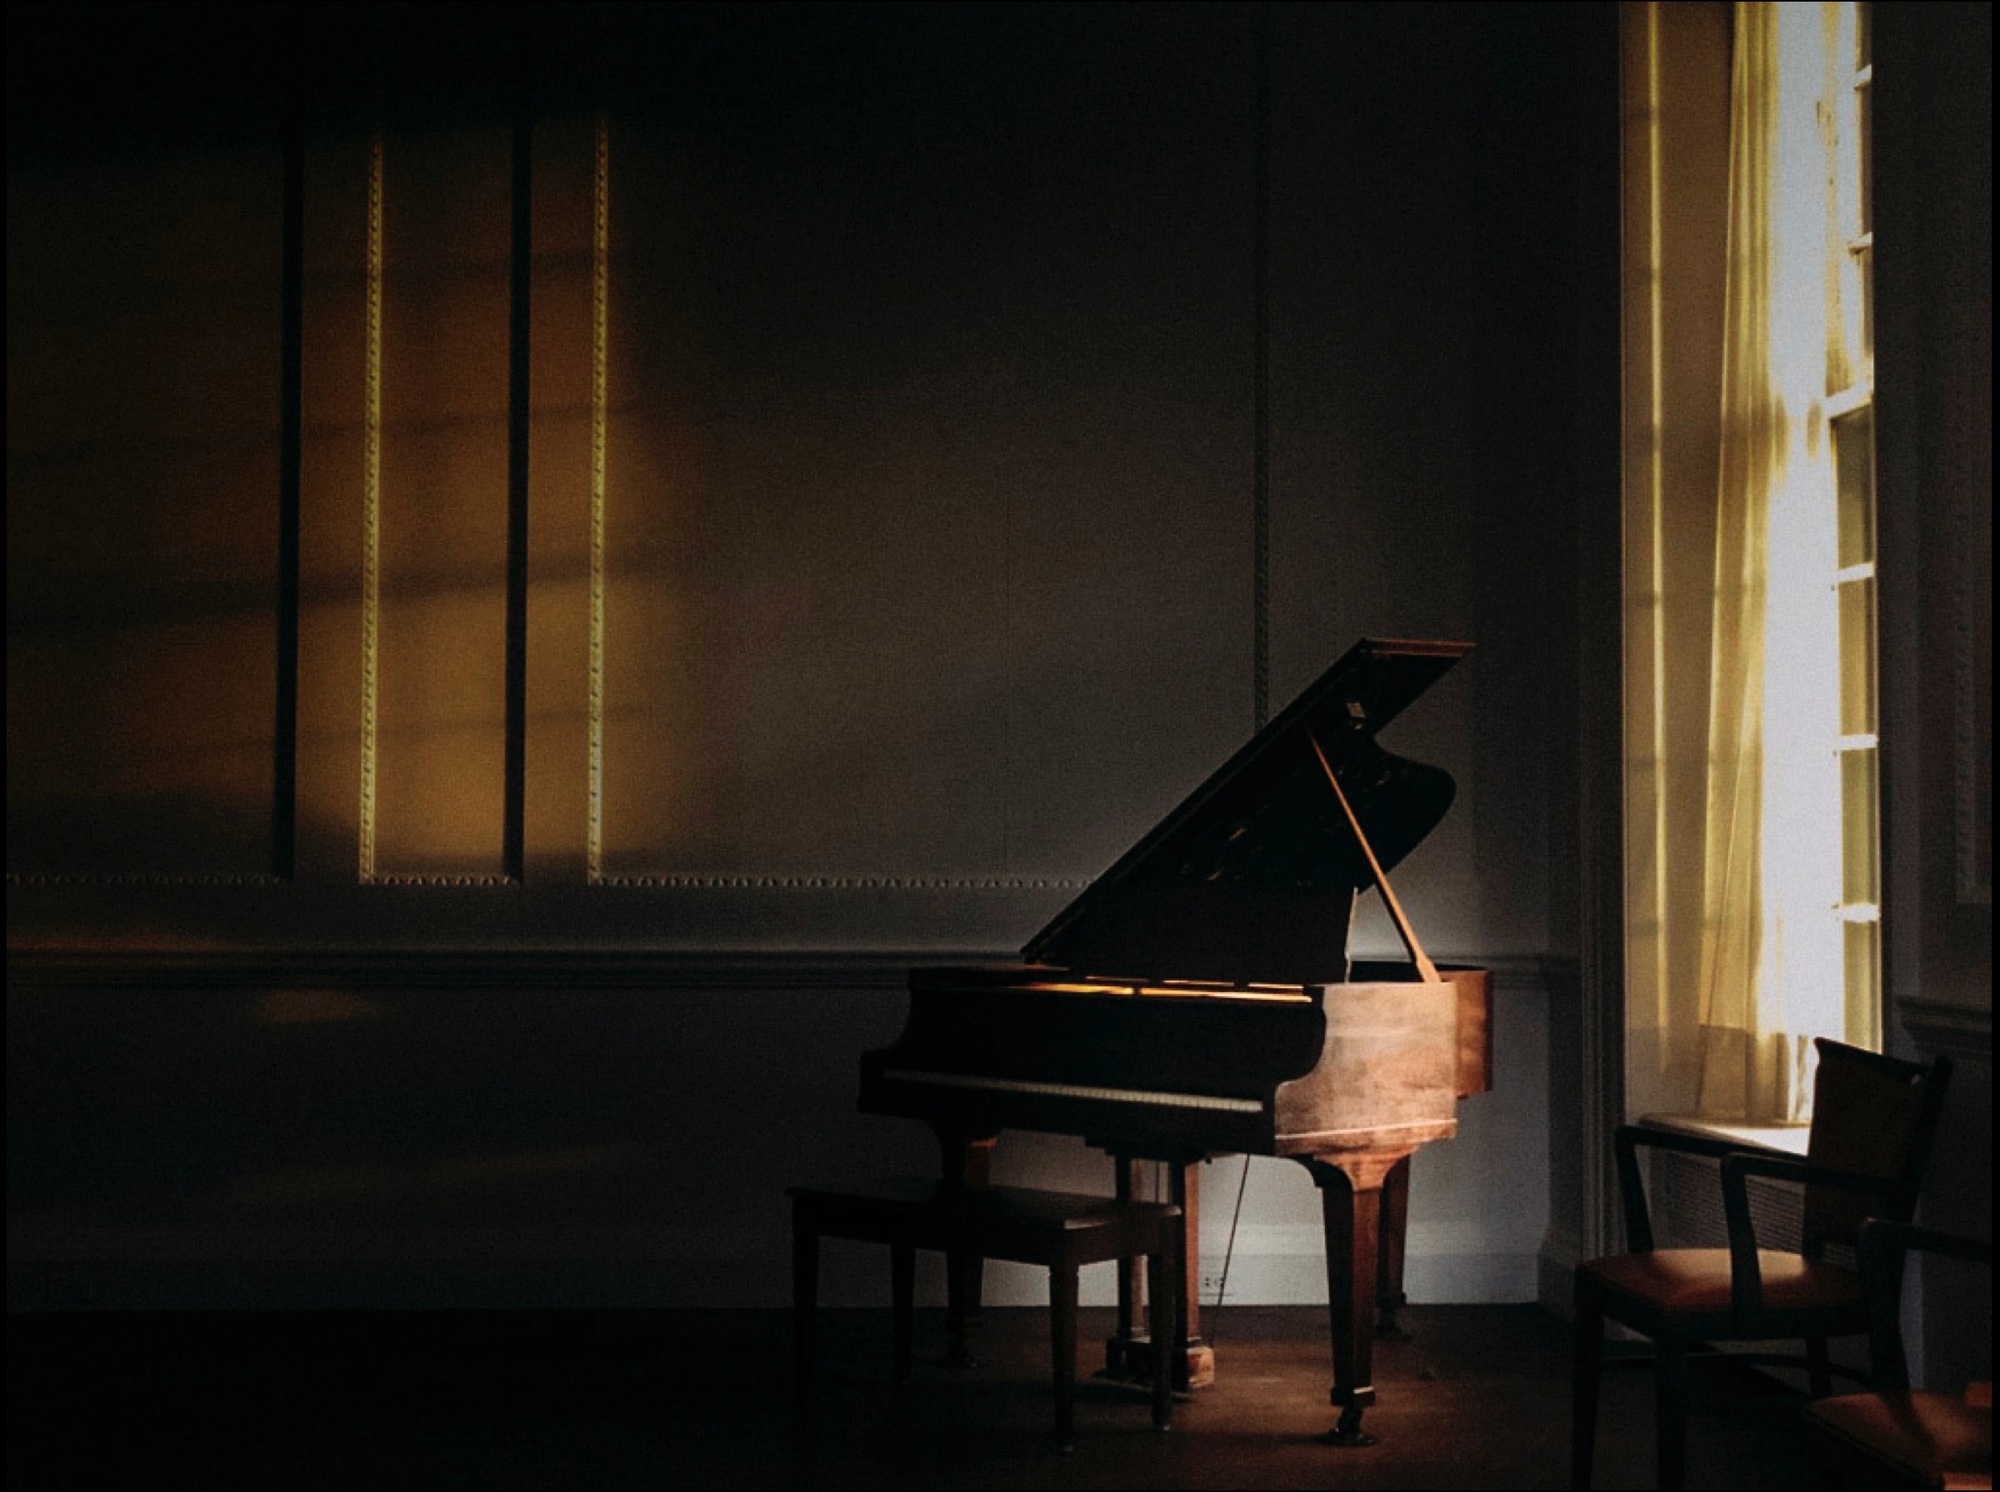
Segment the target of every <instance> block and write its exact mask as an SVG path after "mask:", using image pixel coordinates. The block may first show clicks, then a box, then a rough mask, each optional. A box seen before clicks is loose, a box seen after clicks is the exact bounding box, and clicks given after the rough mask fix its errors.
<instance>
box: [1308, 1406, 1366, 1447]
mask: <svg viewBox="0 0 2000 1492" xmlns="http://www.w3.org/2000/svg"><path fill="white" fill-rule="evenodd" d="M1319 1443H1320V1444H1321V1445H1338V1446H1343V1447H1352V1446H1363V1445H1373V1444H1374V1443H1375V1437H1374V1436H1373V1435H1370V1434H1369V1433H1368V1432H1367V1431H1366V1430H1364V1429H1362V1428H1361V1411H1360V1410H1359V1409H1343V1410H1341V1411H1340V1422H1339V1423H1338V1424H1336V1425H1335V1426H1334V1427H1333V1428H1332V1429H1331V1430H1328V1431H1327V1432H1326V1433H1325V1434H1324V1435H1322V1436H1320V1437H1319Z"/></svg>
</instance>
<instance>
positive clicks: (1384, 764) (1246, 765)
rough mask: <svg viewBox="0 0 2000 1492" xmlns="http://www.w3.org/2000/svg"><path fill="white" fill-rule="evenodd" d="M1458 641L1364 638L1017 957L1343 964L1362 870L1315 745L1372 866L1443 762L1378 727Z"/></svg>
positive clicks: (1165, 973)
mask: <svg viewBox="0 0 2000 1492" xmlns="http://www.w3.org/2000/svg"><path fill="white" fill-rule="evenodd" d="M1470 651H1471V645H1470V644H1469V643H1462V642H1428V641H1401V640H1387V639H1377V638H1364V639H1362V640H1361V641H1360V642H1358V643H1356V644H1355V645H1354V646H1353V647H1352V648H1350V649H1349V650H1348V652H1347V653H1346V654H1345V656H1343V657H1342V658H1341V660H1340V661H1339V662H1338V663H1336V664H1334V665H1333V667H1331V668H1329V669H1328V670H1327V671H1326V672H1325V673H1324V674H1322V675H1321V676H1320V677H1319V679H1318V680H1316V681H1315V682H1314V683H1313V684H1312V685H1311V686H1310V687H1309V688H1307V689H1306V690H1305V692H1304V693H1302V694H1300V695H1299V697H1298V698H1297V699H1295V700H1293V701H1292V703H1291V704H1290V705H1289V706H1287V707H1286V708H1285V710H1284V711H1283V713H1281V714H1280V715H1279V716H1278V717H1277V718H1276V719H1274V720H1273V721H1271V723H1270V724H1269V725H1267V726H1265V727H1264V729H1263V730H1261V731H1259V732H1257V734H1256V735H1254V736H1252V737H1251V738H1250V740H1249V741H1247V742H1246V743H1245V744H1244V745H1243V746H1242V748H1241V749H1240V750H1238V751H1237V752H1236V754H1235V755H1234V756H1232V757H1230V759H1229V760H1228V761H1227V762H1225V763H1224V764H1223V765H1222V767H1221V769H1220V770H1218V771H1216V772H1215V773H1214V774H1213V775H1211V776H1210V777H1209V779H1208V780H1207V781H1206V782H1204V783H1202V785H1201V786H1200V787H1199V788H1197V789H1195V791H1194V793H1193V794H1192V795H1191V796H1189V798H1188V799H1187V801H1186V802H1184V803H1182V804H1181V805H1180V807H1178V808H1176V809H1175V810H1174V811H1173V812H1172V813H1170V814H1168V815H1167V817H1166V818H1164V819H1163V820H1161V821H1160V823H1159V824H1158V825H1156V826H1155V827H1154V828H1153V830H1152V831H1151V832H1150V833H1148V834H1147V835H1146V836H1145V837H1144V838H1142V839H1141V840H1140V841H1139V842H1138V843H1137V844H1135V845H1133V846H1132V848H1131V849H1129V850H1127V851H1126V852H1125V853H1124V854H1123V855H1122V856H1120V857H1119V859H1118V861H1117V863H1115V864H1114V865H1113V866H1112V867H1111V868H1110V869H1109V870H1107V871H1106V872H1105V873H1104V874H1103V875H1101V876H1099V877H1098V878H1097V879H1096V880H1095V881H1093V882H1092V883H1091V884H1090V886H1089V887H1088V888H1087V889H1086V890H1085V891H1084V892H1083V894H1082V895H1080V896H1078V897H1077V898H1076V899H1075V900H1074V901H1072V902H1070V904H1069V905H1068V906H1066V907H1064V908H1063V910H1062V911H1061V912H1059V913H1058V914H1057V915H1056V917H1055V919H1054V920H1053V921H1051V922H1050V923H1049V925H1048V926H1047V927H1045V928H1043V929H1042V930H1041V931H1040V932H1038V933H1037V934H1035V936H1034V937H1033V938H1032V939H1030V940H1029V941H1028V943H1027V945H1026V946H1025V947H1024V948H1023V949H1022V951H1021V952H1022V957H1023V958H1025V959H1027V960H1028V961H1029V962H1030V963H1041V964H1054V965H1058V966H1060V967H1063V968H1067V969H1070V970H1073V971H1075V972H1076V973H1078V974H1084V975H1093V976H1100V977H1105V978H1116V979H1128V978H1129V979H1146V978H1150V979H1221V980H1231V981H1234V980H1249V981H1256V982H1259V983H1266V982H1269V983H1284V984H1320V983H1329V982H1335V981H1339V980H1341V979H1342V978H1343V977H1344V974H1345V969H1346V961H1347V956H1348V955H1347V933H1348V920H1349V912H1350V908H1351V906H1352V893H1353V892H1355V891H1357V890H1361V889H1363V888H1365V887H1367V886H1369V885H1372V884H1373V881H1374V877H1373V874H1372V873H1371V872H1370V870H1369V867H1368V859H1367V856H1366V854H1365V853H1364V851H1363V849H1362V847H1361V845H1360V844H1359V843H1357V842H1356V840H1355V837H1354V833H1353V830H1352V829H1351V828H1350V827H1349V825H1348V823H1347V820H1346V817H1345V815H1344V814H1343V813H1342V812H1341V808H1340V803H1339V800H1338V799H1337V798H1336V797H1335V795H1334V792H1333V789H1332V787H1331V786H1330V785H1329V784H1328V782H1327V780H1326V773H1325V771H1324V769H1323V768H1322V767H1321V766H1320V763H1319V760H1318V758H1317V757H1316V756H1315V754H1314V752H1313V745H1312V743H1313V741H1314V740H1317V741H1318V742H1319V744H1320V747H1321V748H1322V749H1323V750H1324V751H1325V753H1326V756H1327V760H1328V761H1329V763H1331V765H1332V767H1333V770H1334V773H1335V774H1336V775H1337V776H1338V777H1339V779H1340V785H1341V788H1342V790H1343V791H1344V792H1345V793H1346V795H1347V798H1348V801H1349V803H1350V804H1351V805H1352V807H1353V809H1354V814H1355V817H1356V819H1358V820H1359V822H1360V824H1361V828H1362V832H1363V833H1364V834H1366V835H1367V837H1368V842H1369V845H1370V846H1371V847H1372V848H1373V849H1374V851H1375V855H1376V858H1377V859H1378V860H1379V861H1380V863H1381V865H1382V868H1383V869H1384V870H1389V869H1392V868H1393V867H1394V866H1395V865H1396V864H1397V863H1398V862H1399V861H1400V860H1402V858H1403V857H1404V856H1405V855H1407V854H1408V853H1409V852H1410V851H1411V850H1413V849H1415V848H1416V847H1417V845H1418V844H1420V843H1422V841H1423V839H1424V837H1425V836H1426V835H1427V834H1429V833H1430V831H1431V830H1432V829H1433V828H1434V827H1436V825H1437V823H1438V821H1439V820H1440V819H1442V818H1443V817H1444V815H1445V811H1446V810H1447V809H1449V808H1450V807H1451V801H1452V797H1453V795H1454V793H1455V792H1456V787H1455V785H1454V784H1453V782H1452V779H1451V776H1450V774H1449V773H1447V772H1445V771H1443V770H1442V769H1440V768H1437V767H1431V766H1426V765H1424V764H1423V763H1421V762H1413V761H1409V760H1406V759H1405V758H1402V757H1398V756H1394V755H1392V754H1390V753H1389V752H1387V751H1385V750H1383V749H1382V747H1381V746H1379V745H1378V744H1376V740H1375V734H1376V732H1377V731H1379V730H1380V729H1381V728H1382V727H1383V726H1385V725H1387V724H1388V723H1389V722H1390V721H1391V720H1393V719H1395V718H1396V716H1397V715H1399V714H1401V713H1402V711H1403V709H1404V708H1405V707H1406V706H1407V705H1409V704H1410V702H1411V701H1413V700H1414V699H1416V698H1417V696H1418V695H1420V694H1422V693H1423V692H1424V691H1425V690H1426V689H1428V688H1430V686H1431V685H1432V684H1433V683H1435V682H1436V681H1437V680H1438V678H1439V677H1440V676H1441V675H1442V674H1443V673H1444V672H1445V670H1447V669H1449V668H1450V667H1451V666H1452V665H1453V664H1454V663H1456V662H1457V661H1458V660H1459V659H1460V658H1462V657H1464V656H1465V655H1466V653H1468V652H1470Z"/></svg>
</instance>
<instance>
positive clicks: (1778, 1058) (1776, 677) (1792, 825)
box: [1700, 3, 1854, 1122]
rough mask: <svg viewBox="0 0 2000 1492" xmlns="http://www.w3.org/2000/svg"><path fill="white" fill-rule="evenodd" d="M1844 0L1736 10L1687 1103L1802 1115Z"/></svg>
mask: <svg viewBox="0 0 2000 1492" xmlns="http://www.w3.org/2000/svg"><path fill="white" fill-rule="evenodd" d="M1853 10H1854V7H1853V6H1852V5H1830V4H1810V3H1805V4H1739V5H1738V6H1737V7H1736V11H1735V39H1734V48H1733V60H1732V73H1731V90H1730V139H1729V248H1728V268H1727V290H1726V296H1725V312H1724V346H1723V376H1722V411H1721V413H1722V419H1721V462H1720V468H1721V469H1720V482H1719V486H1718V490H1717V496H1716V502H1717V506H1716V537H1715V589H1714V616H1713V628H1712V631H1711V634H1710V636H1711V644H1710V645H1711V662H1710V675H1709V678H1710V699H1709V711H1708V724H1709V747H1708V753H1707V794H1706V814H1705V837H1704V865H1703V881H1702V927H1703V937H1702V952H1701V974H1700V999H1701V1017H1700V1019H1701V1043H1700V1109H1701V1111H1702V1112H1703V1113H1704V1114H1709V1115H1712V1116H1715V1117H1719V1118H1720V1117H1728V1118H1738V1119H1748V1120H1752V1121H1779V1122H1782V1121H1786V1120H1797V1119H1801V1118H1804V1117H1805V1112H1804V1108H1805V1105H1806V1103H1807V1101H1808V1096H1809V1094H1810V1091H1811V1089H1810V1083H1809V1081H1808V1077H1809V1074H1808V1072H1807V1068H1806V1059H1807V1056H1808V1054H1809V1053H1810V1051H1811V1038H1812V1037H1814V1036H1819V1035H1828V1036H1834V1037H1837V1038H1839V1037H1844V1036H1845V1035H1846V1034H1847V1033H1846V1011H1845V995H1844V978H1843V944H1842V926H1841V921H1840V911H1839V906H1840V901H1841V879H1840V869H1841V800H1840V778H1839V764H1838V758H1837V755H1836V748H1837V744H1838V741H1839V736H1840V676H1839V655H1838V649H1837V639H1838V636H1839V618H1838V613H1837V610H1836V595H1835V591H1834V577H1835V574H1836V571H1837V570H1838V565H1839V561H1838V549H1837V544H1836V530H1835V502H1834V465H1833V454H1832V449H1831V438H1830V431H1829V427H1828V422H1827V410H1826V397H1827V393H1828V391H1829V389H1830V388H1838V387H1841V386H1843V385H1844V384H1845V383H1846V381H1847V376H1846V368H1845V362H1844V359H1845V348H1846V345H1847V338H1846V335H1845V330H1844V315H1843V306H1842V297H1841V281H1842V275H1843V271H1844V268H1845V262H1846V254H1845V247H1844V244H1843V243H1842V241H1841V238H1840V233H1839V228H1838V224H1839V215H1838V212H1837V210H1836V209H1837V206H1838V195H1837V194H1838V192H1839V190H1840V188H1839V181H1838V177H1839V167H1840V162H1839V157H1838V152H1837V150H1836V141H1835V134H1834V111H1833V109H1832V108H1831V106H1830V100H1831V99H1832V98H1833V97H1835V93H1836V90H1837V88H1838V87H1839V80H1838V79H1837V78H1836V77H1835V66H1836V64H1835V59H1836V58H1837V57H1840V56H1842V55H1844V54H1843V51H1842V40H1843V37H1845V36H1851V27H1852V25H1853Z"/></svg>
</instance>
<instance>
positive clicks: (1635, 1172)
mask: <svg viewBox="0 0 2000 1492" xmlns="http://www.w3.org/2000/svg"><path fill="white" fill-rule="evenodd" d="M1814 1045H1815V1046H1816V1047H1817V1048H1818V1050H1819V1071H1818V1075H1817V1077H1816V1078H1815V1080H1814V1085H1813V1119H1812V1127H1811V1130H1810V1131H1809V1137H1808V1140H1807V1144H1806V1158H1805V1159H1804V1160H1803V1161H1801V1160H1797V1159H1795V1158H1793V1157H1790V1156H1778V1155H1772V1154H1769V1153H1767V1152H1763V1151H1754V1152H1753V1151H1748V1150H1745V1149H1743V1148H1742V1147H1741V1146H1738V1145H1733V1144H1731V1143H1729V1142H1728V1141H1724V1140H1720V1139H1712V1138H1706V1137H1702V1136H1698V1135H1687V1134H1680V1133H1674V1132H1670V1131H1665V1130H1655V1129H1641V1128H1638V1127H1636V1126H1633V1125H1623V1126H1621V1127H1620V1128H1619V1130H1618V1133H1617V1137H1616V1149H1617V1158H1618V1181H1619V1189H1620V1191H1621V1193H1622V1195H1623V1200H1624V1204H1625V1233H1626V1242H1627V1246H1628V1249H1629V1252H1626V1253H1623V1254H1612V1255H1609V1256H1607V1257H1605V1258H1602V1259H1592V1260H1589V1261H1587V1262H1586V1263H1584V1264H1582V1265H1580V1266H1578V1268H1577V1271H1576V1337H1575V1349H1574V1357H1573V1360H1572V1373H1573V1380H1572V1399H1571V1405H1572V1412H1573V1414H1574V1416H1575V1418H1574V1420H1573V1423H1572V1431H1571V1439H1570V1479H1571V1484H1572V1485H1573V1486H1575V1487H1579V1488H1582V1487H1588V1486H1589V1485H1590V1464H1591V1457H1592V1453H1593V1450H1594V1442H1595V1440H1596V1433H1597V1387H1598V1378H1599V1375H1600V1373H1601V1371H1602V1368H1603V1343H1604V1323H1605V1321H1606V1320H1611V1321H1616V1322H1619V1323H1620V1324H1622V1325H1624V1326H1627V1327H1630V1328H1631V1329H1632V1330H1634V1331H1636V1332H1639V1333H1640V1334H1641V1335H1643V1336H1646V1337H1649V1338H1651V1340H1652V1342H1653V1345H1654V1349H1655V1359H1654V1402H1655V1405H1656V1415H1657V1435H1658V1445H1657V1449H1656V1459H1657V1466H1658V1473H1659V1484H1660V1486H1661V1487H1662V1488H1667V1489H1675V1488H1678V1487H1680V1485H1681V1483H1682V1478H1683V1475H1684V1471H1685V1461H1684V1455H1683V1452H1684V1444H1685V1439H1686V1430H1687V1414H1688V1376H1689V1375H1688V1355H1689V1353H1690V1351H1699V1350H1707V1349H1708V1348H1709V1346H1710V1344H1712V1343H1714V1342H1719V1341H1732V1342H1765V1341H1771V1340H1778V1339H1803V1341H1804V1343H1805V1349H1806V1350H1805V1354H1804V1358H1803V1361H1804V1365H1805V1366H1806V1368H1807V1370H1808V1374H1809V1379H1810V1382H1811V1385H1812V1392H1813V1393H1814V1395H1815V1396H1819V1395H1824V1394H1825V1393H1827V1392H1828V1390H1829V1389H1830V1387H1831V1381H1830V1378H1829V1376H1828V1375H1829V1373H1830V1372H1832V1371H1834V1370H1833V1369H1832V1367H1831V1365H1830V1363H1829V1361H1828V1356H1827V1340H1828V1338H1830V1337H1835V1336H1842V1335H1858V1334H1861V1333H1865V1332H1866V1331H1867V1330H1868V1312H1867V1308H1866V1305H1865V1303H1864V1300H1863V1297H1862V1290H1861V1279H1860V1276H1859V1274H1858V1273H1857V1272H1856V1271H1855V1270H1854V1269H1852V1268H1850V1267H1847V1266H1846V1265H1844V1264H1841V1263H1838V1262H1835V1261H1834V1260H1832V1259H1829V1258H1828V1257H1827V1250H1828V1246H1829V1245H1832V1244H1849V1245H1852V1244H1853V1243H1854V1242H1855V1241H1856V1238H1857V1235H1858V1233H1859V1231H1860V1228H1861V1224H1862V1222H1863V1221H1864V1220H1865V1219H1867V1218H1869V1217H1884V1218H1888V1219H1891V1220H1893V1221H1897V1222H1908V1221H1909V1219H1910V1215H1911V1213H1912V1212H1913V1211H1914V1210H1915V1208H1916V1201H1917V1188H1918V1186H1919V1184H1920V1183H1921V1182H1922V1179H1923V1173H1924V1166H1925V1164H1926V1162H1927V1161H1928V1159H1929V1156H1930V1148H1931V1139H1932V1137H1933V1135H1935V1133H1936V1131H1937V1118H1938V1109H1939V1107H1940V1105H1941V1104H1942V1102H1943V1100H1944V1091H1945V1087H1946V1084H1947V1082H1948V1081H1949V1079H1950V1073H1951V1065H1950V1059H1949V1058H1945V1057H1940V1058H1938V1059H1937V1061H1936V1062H1934V1063H1930V1064H1928V1065H1926V1064H1920V1063H1913V1062H1903V1061H1898V1060H1897V1059H1895V1058H1892V1057H1884V1056H1878V1055H1877V1054H1875V1053H1873V1052H1867V1051H1863V1050H1861V1049H1860V1048H1858V1047H1851V1046H1845V1045H1843V1044H1841V1043H1840V1042H1836V1041H1829V1040H1827V1039H1825V1038H1823V1037H1822V1038H1820V1039H1818V1040H1817V1041H1815V1043H1814ZM1642 1145H1644V1146H1657V1147H1664V1148H1669V1149H1675V1150H1682V1151H1688V1152H1691V1153H1693V1154H1696V1155H1706V1156H1713V1157H1716V1158H1717V1159H1718V1160H1720V1162H1721V1170H1722V1198H1723V1216H1724V1218H1725V1220H1726V1222H1727V1224H1728V1231H1729V1246H1728V1247H1727V1248H1701V1249H1657V1248H1655V1247H1654V1246H1653V1225H1652V1218H1651V1215H1650V1213H1649V1211H1648V1209H1647V1205H1646V1192H1645V1188H1644V1187H1643V1186H1642V1185H1641V1184H1640V1178H1639V1160H1638V1150H1639V1147H1640V1146H1642ZM1752 1176H1768V1177H1772V1178H1775V1179H1777V1180H1780V1181H1791V1182H1798V1183H1801V1184H1803V1186H1804V1187H1805V1197H1804V1212H1803V1223H1804V1226H1803V1230H1802V1240H1801V1246H1800V1248H1799V1250H1798V1251H1797V1252H1796V1253H1793V1252H1787V1251H1781V1250H1775V1249H1766V1248H1759V1247H1758V1244H1757V1238H1756V1234H1755V1232H1754V1230H1753V1228H1752V1224H1751V1220H1750V1199H1749V1192H1748V1188H1747V1185H1746V1183H1747V1182H1748V1180H1749V1178H1750V1177H1752ZM1745 1356H1749V1355H1748V1354H1745ZM1767 1356H1768V1355H1767ZM1752 1360H1755V1359H1754V1358H1753V1359H1752Z"/></svg>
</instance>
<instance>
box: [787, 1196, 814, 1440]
mask: <svg viewBox="0 0 2000 1492" xmlns="http://www.w3.org/2000/svg"><path fill="white" fill-rule="evenodd" d="M818 1324H819V1233H818V1231H817V1229H815V1228H814V1227H813V1225H812V1224H811V1223H810V1222H808V1221H807V1220H805V1219H804V1218H801V1217H798V1216H796V1215H795V1216H794V1217H793V1219H792V1368H793V1396H794V1399H795V1401H796V1405H797V1408H798V1410H799V1417H800V1424H801V1426H803V1425H804V1424H805V1422H806V1416H807V1415H808V1414H809V1413H810V1410H811V1407H812V1380H813V1347H814V1340H813V1338H814V1332H815V1330H816V1329H817V1327H818Z"/></svg>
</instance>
